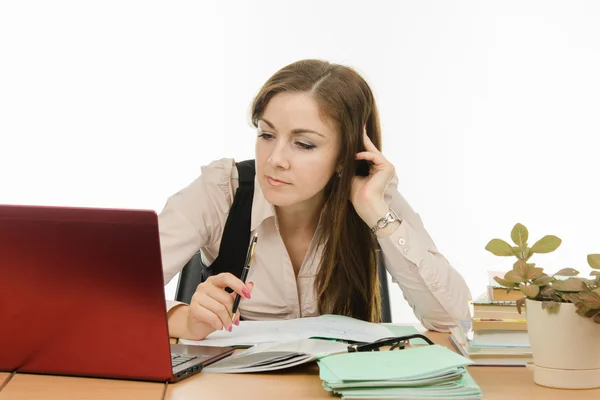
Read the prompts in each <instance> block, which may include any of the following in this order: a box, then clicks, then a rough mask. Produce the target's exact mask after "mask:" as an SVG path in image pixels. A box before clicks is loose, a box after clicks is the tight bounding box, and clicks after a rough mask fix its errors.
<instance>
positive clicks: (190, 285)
mask: <svg viewBox="0 0 600 400" xmlns="http://www.w3.org/2000/svg"><path fill="white" fill-rule="evenodd" d="M236 167H237V170H238V176H239V182H240V185H239V187H238V189H237V191H236V192H235V196H234V197H233V203H232V205H231V209H230V211H229V215H228V216H227V221H226V222H225V228H224V229H223V236H222V237H221V245H220V246H219V255H218V256H217V258H216V259H215V261H213V263H212V264H211V265H210V266H209V267H207V266H206V265H204V262H202V256H201V253H200V252H197V253H196V254H194V256H193V257H192V258H191V259H190V260H189V261H188V262H187V264H186V265H185V266H184V267H183V269H182V270H181V273H180V274H179V282H178V283H177V290H176V292H175V300H177V301H181V302H184V303H186V304H189V303H190V301H191V300H192V296H193V295H194V293H195V292H196V288H197V287H198V285H199V284H201V283H202V282H204V281H205V280H206V279H208V277H209V276H211V275H216V274H219V273H221V272H230V273H232V274H233V275H235V276H237V277H238V278H239V277H240V276H242V269H243V268H244V261H246V258H245V257H246V251H247V250H248V244H249V243H250V223H251V220H252V200H253V199H254V175H255V163H254V160H246V161H241V162H239V163H236ZM225 290H227V291H228V292H230V293H231V292H232V290H231V289H229V288H226V289H225Z"/></svg>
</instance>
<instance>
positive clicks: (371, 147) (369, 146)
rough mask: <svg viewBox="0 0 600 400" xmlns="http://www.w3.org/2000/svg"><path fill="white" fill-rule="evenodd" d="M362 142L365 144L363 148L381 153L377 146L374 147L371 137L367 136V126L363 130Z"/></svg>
mask: <svg viewBox="0 0 600 400" xmlns="http://www.w3.org/2000/svg"><path fill="white" fill-rule="evenodd" d="M363 144H364V145H365V150H367V151H372V152H375V153H381V152H380V151H379V149H378V148H377V147H375V145H374V144H373V142H372V141H371V138H370V137H369V135H367V128H366V127H365V129H364V130H363Z"/></svg>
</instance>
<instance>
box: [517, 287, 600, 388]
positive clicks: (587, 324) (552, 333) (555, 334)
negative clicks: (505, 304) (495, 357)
mask: <svg viewBox="0 0 600 400" xmlns="http://www.w3.org/2000/svg"><path fill="white" fill-rule="evenodd" d="M527 329H528V331H529V340H530V342H531V350H532V352H533V363H534V366H533V380H534V382H535V383H536V384H538V385H541V386H547V387H552V388H561V389H592V388H600V324H595V323H594V322H592V320H591V319H590V318H585V317H581V316H579V315H577V314H576V313H575V306H574V305H573V304H570V303H561V304H560V307H559V310H558V311H554V312H548V310H543V309H542V303H541V302H540V301H535V300H530V299H527Z"/></svg>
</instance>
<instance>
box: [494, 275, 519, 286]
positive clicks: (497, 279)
mask: <svg viewBox="0 0 600 400" xmlns="http://www.w3.org/2000/svg"><path fill="white" fill-rule="evenodd" d="M494 280H495V281H496V282H498V283H499V284H500V286H504V287H507V288H515V287H519V284H518V283H514V282H509V281H507V280H506V279H502V278H500V277H499V276H495V277H494Z"/></svg>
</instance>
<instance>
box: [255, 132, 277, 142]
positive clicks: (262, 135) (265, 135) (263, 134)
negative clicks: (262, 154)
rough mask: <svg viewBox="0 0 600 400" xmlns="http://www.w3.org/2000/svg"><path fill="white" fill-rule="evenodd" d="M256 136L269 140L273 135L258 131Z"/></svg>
mask: <svg viewBox="0 0 600 400" xmlns="http://www.w3.org/2000/svg"><path fill="white" fill-rule="evenodd" d="M258 137H259V138H261V139H265V140H269V139H273V138H274V137H275V136H273V135H272V134H271V133H267V132H259V135H258Z"/></svg>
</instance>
